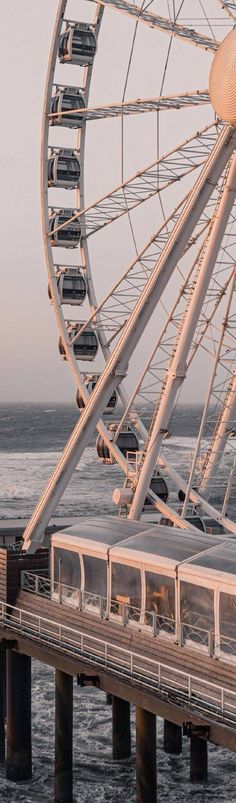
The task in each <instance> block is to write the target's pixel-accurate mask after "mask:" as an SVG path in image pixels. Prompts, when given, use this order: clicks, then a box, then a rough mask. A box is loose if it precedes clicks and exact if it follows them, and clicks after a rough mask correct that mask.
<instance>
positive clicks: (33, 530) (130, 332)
mask: <svg viewBox="0 0 236 803" xmlns="http://www.w3.org/2000/svg"><path fill="white" fill-rule="evenodd" d="M235 147H236V131H235V128H232V127H229V126H224V128H223V129H222V131H221V133H220V135H219V138H218V140H217V142H216V144H215V146H214V148H213V150H212V152H211V154H210V156H209V157H208V159H207V161H206V163H205V165H204V167H203V169H202V171H201V173H200V175H199V177H198V179H197V181H196V184H195V186H194V187H193V190H192V192H191V193H190V194H189V197H188V199H187V202H186V204H185V207H184V209H183V211H182V214H181V215H180V217H179V219H178V221H177V223H176V225H175V227H174V229H173V231H172V232H171V234H170V237H169V239H168V241H167V243H166V245H165V247H164V248H163V251H162V254H161V256H160V258H159V259H158V261H157V263H156V265H155V267H154V268H153V271H152V273H151V275H150V277H149V279H148V280H147V283H146V285H145V287H144V289H143V291H142V293H141V295H140V297H139V299H138V301H137V303H136V305H135V307H134V309H133V311H132V313H131V315H130V318H129V319H128V321H127V323H126V325H125V326H124V328H123V330H122V333H121V335H120V337H119V340H118V342H117V344H116V345H115V347H114V350H113V352H112V354H111V356H110V358H109V360H108V362H107V365H106V367H105V368H104V371H103V373H102V374H101V377H100V379H99V380H98V382H97V384H96V387H95V388H94V390H93V392H92V394H91V396H90V397H89V400H88V402H87V405H86V407H85V409H84V411H83V413H82V414H81V416H80V418H79V420H78V422H77V424H76V426H75V428H74V430H73V432H72V434H71V436H70V438H69V441H68V443H67V445H66V447H65V449H64V452H63V454H62V456H61V458H60V460H59V462H58V465H57V466H56V469H55V470H54V472H53V474H52V477H51V479H50V480H49V483H48V485H47V488H46V489H45V491H44V493H43V495H42V497H41V499H40V500H39V503H38V505H37V506H36V509H35V511H34V513H33V515H32V518H31V520H30V522H29V524H28V526H27V527H26V530H25V533H24V541H23V546H24V548H26V549H30V550H31V551H34V550H35V549H36V548H37V545H38V544H39V543H42V541H43V538H44V531H45V528H46V526H47V524H48V522H49V521H50V518H51V516H52V513H53V512H54V510H55V508H56V507H57V504H58V502H59V500H60V499H61V496H62V494H63V492H64V490H65V488H66V487H67V485H68V482H69V481H70V478H71V476H72V474H73V471H74V469H75V468H76V465H77V463H78V461H79V459H80V457H81V455H82V454H83V452H84V449H85V448H86V446H87V444H88V442H89V440H90V437H91V436H92V434H93V432H94V429H95V427H96V426H97V424H98V421H99V419H100V418H101V416H102V413H103V411H104V409H105V407H106V405H107V403H108V401H109V398H110V396H111V394H112V392H113V390H114V389H115V388H116V387H117V386H118V385H119V384H120V382H121V379H122V378H123V377H124V376H125V374H126V371H127V365H128V362H129V359H130V357H131V354H132V353H133V351H134V349H135V348H136V346H137V344H138V342H139V339H140V337H141V335H142V334H143V332H144V330H145V328H146V326H147V324H148V323H149V321H150V317H151V315H152V313H153V311H154V309H155V307H156V305H157V303H158V301H159V299H160V297H161V295H162V293H163V291H164V289H165V287H166V285H167V283H168V281H169V279H170V278H171V276H172V273H173V270H174V268H175V266H176V264H177V262H178V260H179V258H180V256H181V254H182V253H183V251H184V248H185V245H186V243H187V242H188V239H189V237H190V236H191V234H192V232H193V230H194V227H195V225H196V223H197V221H198V220H199V216H200V215H201V214H202V212H203V210H204V208H205V206H206V204H207V202H208V200H209V198H210V196H211V195H212V192H213V189H214V187H215V186H216V185H217V183H218V181H219V178H220V176H221V174H222V171H223V170H224V168H225V166H226V164H227V163H228V161H229V159H230V158H231V155H232V153H233V151H234V149H235ZM147 488H148V485H147V487H146V490H147Z"/></svg>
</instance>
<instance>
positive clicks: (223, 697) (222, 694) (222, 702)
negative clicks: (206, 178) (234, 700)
mask: <svg viewBox="0 0 236 803" xmlns="http://www.w3.org/2000/svg"><path fill="white" fill-rule="evenodd" d="M224 701H225V695H224V689H221V711H222V714H223V713H224Z"/></svg>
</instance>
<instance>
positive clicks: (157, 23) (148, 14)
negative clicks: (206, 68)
mask: <svg viewBox="0 0 236 803" xmlns="http://www.w3.org/2000/svg"><path fill="white" fill-rule="evenodd" d="M101 5H103V6H104V7H107V6H108V7H110V8H114V9H116V10H117V11H121V12H122V13H123V14H127V15H128V16H129V17H135V18H137V19H138V21H140V22H144V23H145V24H146V25H149V27H150V28H157V29H158V30H159V31H162V32H163V33H166V34H168V36H174V37H176V38H177V39H181V41H184V42H188V43H189V44H192V45H195V46H196V47H201V48H203V49H204V50H210V51H213V52H214V51H215V50H217V47H218V45H219V42H216V40H215V39H212V38H211V37H209V36H205V35H204V34H202V33H199V31H195V30H194V28H188V27H186V26H185V25H180V23H177V22H175V21H174V20H171V19H167V18H165V17H162V16H160V15H159V14H154V13H153V12H152V11H149V10H148V9H145V8H144V9H142V7H139V6H136V5H133V4H132V3H128V2H126V0H101Z"/></svg>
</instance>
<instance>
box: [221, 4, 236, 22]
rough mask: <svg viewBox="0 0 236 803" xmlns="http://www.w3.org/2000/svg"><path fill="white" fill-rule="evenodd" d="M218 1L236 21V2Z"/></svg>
mask: <svg viewBox="0 0 236 803" xmlns="http://www.w3.org/2000/svg"><path fill="white" fill-rule="evenodd" d="M218 2H219V3H220V5H221V8H223V9H224V11H226V12H227V14H228V15H229V17H231V19H233V20H234V21H235V20H236V3H232V2H231V0H218Z"/></svg>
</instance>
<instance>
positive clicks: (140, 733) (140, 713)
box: [136, 706, 157, 803]
mask: <svg viewBox="0 0 236 803" xmlns="http://www.w3.org/2000/svg"><path fill="white" fill-rule="evenodd" d="M156 799H157V773H156V716H155V714H151V713H150V712H149V711H145V710H144V708H140V706H137V707H136V800H137V803H156Z"/></svg>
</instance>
